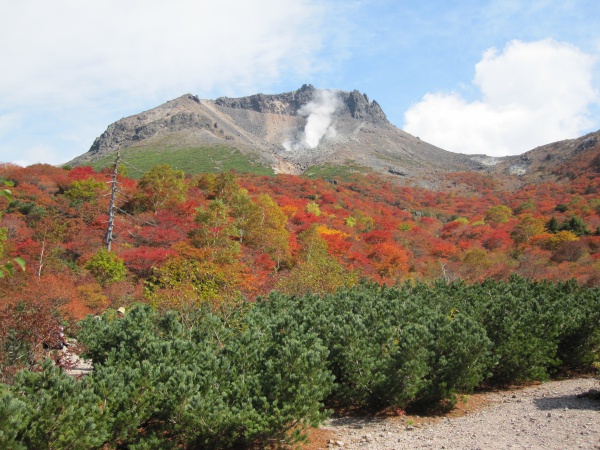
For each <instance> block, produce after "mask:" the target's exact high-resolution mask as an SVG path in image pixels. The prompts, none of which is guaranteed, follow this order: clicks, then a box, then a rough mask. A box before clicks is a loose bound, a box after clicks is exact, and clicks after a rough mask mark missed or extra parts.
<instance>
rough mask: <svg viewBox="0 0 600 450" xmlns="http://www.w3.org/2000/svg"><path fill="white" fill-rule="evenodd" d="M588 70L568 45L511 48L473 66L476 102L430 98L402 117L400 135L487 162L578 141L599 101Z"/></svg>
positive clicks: (590, 64) (516, 44) (587, 59)
mask: <svg viewBox="0 0 600 450" xmlns="http://www.w3.org/2000/svg"><path fill="white" fill-rule="evenodd" d="M594 64H595V58H594V57H592V56H590V55H587V54H585V53H583V52H582V51H580V50H579V49H578V48H577V47H574V46H572V45H570V44H565V43H559V42H556V41H554V40H550V39H546V40H542V41H536V42H530V43H525V42H521V41H512V42H510V43H509V44H508V45H507V46H506V47H505V48H504V50H503V52H502V53H499V52H498V51H497V50H496V49H489V50H488V51H486V52H485V53H484V55H483V59H482V60H481V61H480V62H479V63H478V64H477V65H476V66H475V79H474V85H475V87H476V88H477V89H478V90H479V91H480V93H481V98H480V99H478V100H475V101H472V102H469V101H467V100H465V99H464V98H463V97H462V95H461V94H459V93H457V92H453V93H428V94H426V95H425V96H424V97H423V99H422V100H421V101H420V102H419V103H417V104H415V105H413V106H412V107H411V108H410V109H409V110H408V111H406V113H405V115H404V120H405V124H404V129H405V130H406V131H407V132H409V133H411V134H414V135H417V136H419V137H421V138H422V139H424V140H425V141H428V142H431V143H432V144H435V145H437V146H439V147H442V148H444V149H447V150H451V151H455V152H460V153H469V154H477V153H485V154H488V155H492V156H504V155H509V154H512V155H514V154H519V153H522V152H524V151H527V150H530V149H532V148H534V147H536V146H538V145H542V144H547V143H550V142H553V141H556V140H560V139H566V138H573V137H577V136H579V135H581V134H582V133H583V132H585V131H586V130H589V128H590V127H591V126H594V125H596V126H597V125H598V124H599V123H598V122H597V121H596V122H594V121H593V120H592V119H591V117H590V114H589V108H590V107H591V106H593V104H595V103H597V102H598V100H599V95H598V91H597V90H596V89H595V88H594V84H593V79H592V78H593V69H594Z"/></svg>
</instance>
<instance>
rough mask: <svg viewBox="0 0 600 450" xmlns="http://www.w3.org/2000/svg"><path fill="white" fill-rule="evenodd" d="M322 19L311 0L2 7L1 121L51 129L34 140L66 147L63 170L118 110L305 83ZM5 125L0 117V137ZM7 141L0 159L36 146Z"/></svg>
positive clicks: (59, 0) (65, 1)
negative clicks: (16, 118)
mask: <svg viewBox="0 0 600 450" xmlns="http://www.w3.org/2000/svg"><path fill="white" fill-rule="evenodd" d="M5 3H6V2H5ZM325 15H326V6H322V5H321V3H320V2H319V1H318V0H244V1H239V0H219V1H215V0H172V1H170V2H164V1H158V0H129V1H126V2H122V1H117V0H103V1H98V0H96V1H91V0H90V1H84V2H76V1H72V0H55V1H52V2H48V1H46V0H27V1H23V2H8V3H6V4H5V5H4V7H3V11H2V14H1V15H0V41H1V42H3V43H4V44H3V45H1V46H0V61H2V62H3V65H2V71H1V74H0V105H2V110H1V111H0V112H2V113H6V114H9V115H14V114H16V113H18V114H19V115H20V117H21V118H22V120H23V123H22V127H23V128H25V129H29V130H39V129H41V128H44V127H46V128H47V126H46V125H45V124H46V123H47V122H48V121H49V120H52V121H55V122H57V121H60V125H61V127H62V128H61V129H57V130H56V131H57V132H56V133H54V134H53V133H51V132H48V131H44V133H45V134H44V135H43V136H42V133H41V132H39V131H38V132H37V133H36V134H38V135H39V137H40V138H42V139H43V140H44V141H43V144H45V145H47V144H48V140H52V139H53V140H54V141H55V142H53V143H52V144H51V145H52V146H53V147H55V148H61V147H64V148H61V150H60V151H61V152H64V153H65V155H64V157H63V161H66V160H67V157H68V156H69V155H70V154H71V153H72V152H73V151H75V152H76V153H77V154H81V153H83V152H85V151H86V150H87V149H88V148H89V145H91V143H92V141H93V139H94V137H96V136H97V135H99V134H100V133H101V132H102V130H103V127H105V126H106V125H108V123H110V120H107V119H106V118H107V117H109V118H111V119H113V120H117V119H118V118H119V117H120V116H118V115H117V114H122V115H123V111H127V112H128V113H135V112H139V111H140V110H142V109H144V108H148V107H153V106H156V105H158V104H159V103H161V102H163V101H166V100H169V99H172V98H175V97H177V96H179V95H183V94H185V93H187V92H191V93H193V94H198V95H200V96H201V97H202V98H213V97H214V96H216V95H229V96H233V95H238V94H242V95H249V94H252V93H255V92H260V91H261V90H262V89H268V88H270V87H271V86H272V85H273V84H276V83H278V82H280V81H281V80H282V79H286V80H289V79H290V78H293V77H296V78H297V79H298V82H299V83H303V82H305V81H306V79H307V78H308V76H309V75H310V74H311V73H313V72H314V71H315V70H318V68H319V66H317V65H316V62H315V61H316V58H317V56H318V52H319V51H320V49H321V46H322V42H323V36H324V35H325V33H326V31H324V27H323V25H324V23H323V22H322V21H323V19H324V17H325ZM125 114H127V113H125ZM115 115H117V116H116V117H115ZM44 116H45V117H44ZM9 125H10V123H8V119H6V120H5V119H3V122H2V123H0V131H2V129H3V128H7V127H8V126H9ZM80 125H83V127H80ZM85 127H87V128H88V129H87V130H84V129H83V128H85ZM89 128H93V131H90V130H89ZM68 134H70V135H71V137H70V138H69V139H67V140H66V141H65V140H64V136H65V135H68ZM5 135H6V136H2V137H1V138H2V139H3V140H4V142H0V145H2V147H3V148H5V149H7V148H9V147H10V149H11V150H10V152H7V153H5V154H3V155H1V156H0V160H16V159H20V158H21V157H20V153H23V151H24V150H22V149H26V148H31V147H33V146H35V145H38V144H39V143H40V141H39V139H34V138H30V137H25V136H17V135H12V136H9V133H8V132H6V133H5ZM61 136H62V137H61ZM75 142H86V144H85V146H83V147H81V148H79V147H78V148H77V149H75V147H74V146H75ZM67 153H68V155H67Z"/></svg>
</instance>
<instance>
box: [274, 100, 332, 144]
mask: <svg viewBox="0 0 600 450" xmlns="http://www.w3.org/2000/svg"><path fill="white" fill-rule="evenodd" d="M340 103H341V102H340V99H339V98H338V96H337V94H336V92H335V91H331V90H319V91H317V93H316V96H315V99H314V100H313V101H311V102H309V103H307V104H306V105H304V106H303V107H302V108H300V109H299V110H298V113H299V114H300V115H301V116H304V117H306V126H305V127H304V131H303V132H302V133H301V135H300V136H298V137H297V139H296V140H295V142H290V141H286V142H284V143H283V146H284V148H285V149H286V150H288V151H289V150H298V149H302V148H315V147H316V146H317V145H319V142H321V139H322V138H323V136H326V137H328V138H329V137H334V136H335V135H336V131H335V127H334V125H333V115H334V113H335V111H336V109H337V108H338V107H339V106H340Z"/></svg>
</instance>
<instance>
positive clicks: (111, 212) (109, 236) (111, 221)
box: [104, 149, 121, 252]
mask: <svg viewBox="0 0 600 450" xmlns="http://www.w3.org/2000/svg"><path fill="white" fill-rule="evenodd" d="M120 157H121V150H120V149H117V157H116V159H115V165H114V168H113V175H112V181H111V184H112V188H111V192H110V204H109V206H108V228H107V229H106V238H105V239H104V242H106V251H108V252H110V246H111V244H112V241H113V229H114V227H115V199H116V197H117V169H118V167H119V159H120Z"/></svg>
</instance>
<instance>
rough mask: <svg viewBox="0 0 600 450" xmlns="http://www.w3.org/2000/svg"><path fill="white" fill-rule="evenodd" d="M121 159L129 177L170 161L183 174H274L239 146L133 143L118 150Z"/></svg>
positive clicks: (102, 163) (107, 160)
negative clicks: (179, 145) (137, 144)
mask: <svg viewBox="0 0 600 450" xmlns="http://www.w3.org/2000/svg"><path fill="white" fill-rule="evenodd" d="M121 156H122V160H123V161H124V162H125V163H126V164H127V165H128V166H129V170H130V176H131V177H132V178H139V177H141V176H142V175H143V173H144V172H147V171H148V170H150V169H151V168H152V167H154V166H156V165H157V164H170V165H171V166H172V167H173V168H175V169H177V170H183V171H184V172H185V173H189V174H195V173H205V172H222V171H228V170H235V171H237V172H241V173H255V174H259V175H273V174H274V172H273V169H271V168H270V167H267V166H265V165H263V164H261V162H260V161H259V160H258V158H252V157H250V156H248V155H244V154H243V153H242V152H240V151H239V150H238V149H236V148H233V147H226V146H222V145H212V146H203V147H186V148H177V147H174V148H164V147H158V146H156V147H153V146H136V147H129V148H126V149H123V150H122V151H121ZM114 158H115V157H114V155H109V156H105V157H104V158H102V159H99V160H97V161H94V162H93V163H91V164H90V165H91V166H92V167H93V168H94V169H95V170H100V169H103V168H104V167H106V166H111V165H112V164H113V163H114Z"/></svg>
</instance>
